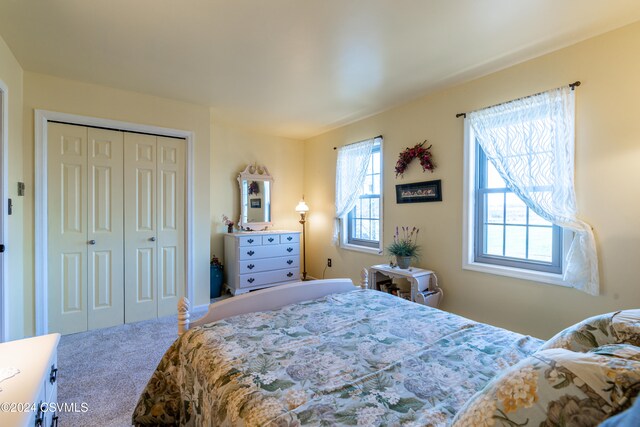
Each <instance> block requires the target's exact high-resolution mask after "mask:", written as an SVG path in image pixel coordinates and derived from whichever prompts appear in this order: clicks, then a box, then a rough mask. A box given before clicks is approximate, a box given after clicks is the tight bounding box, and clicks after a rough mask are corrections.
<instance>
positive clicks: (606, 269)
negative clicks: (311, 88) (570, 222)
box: [304, 24, 640, 338]
mask: <svg viewBox="0 0 640 427" xmlns="http://www.w3.org/2000/svg"><path fill="white" fill-rule="evenodd" d="M637 52H640V24H634V25H631V26H628V27H625V28H623V29H620V30H617V31H614V32H611V33H608V34H605V35H602V36H599V37H596V38H593V39H590V40H587V41H584V42H582V43H579V44H577V45H574V46H572V47H569V48H566V49H563V50H560V51H557V52H554V53H551V54H548V55H546V56H543V57H540V58H537V59H535V60H532V61H528V62H526V63H523V64H520V65H518V66H514V67H511V68H508V69H506V70H503V71H501V72H498V73H495V74H491V75H489V76H486V77H484V78H481V79H478V80H474V81H471V82H469V83H466V84H463V85H460V86H456V87H453V88H450V89H447V90H443V91H440V92H438V93H435V94H433V95H430V96H426V97H423V98H421V99H419V100H416V101H415V102H412V103H409V104H406V105H404V106H401V107H398V108H394V109H392V110H389V111H387V112H384V113H382V114H379V115H376V116H373V117H370V118H368V119H366V120H362V121H359V122H357V123H354V124H351V125H348V126H345V127H342V128H339V129H337V130H334V131H332V132H329V133H326V134H323V135H321V136H318V137H316V138H312V139H310V140H309V141H307V142H306V144H305V153H304V155H305V187H304V188H305V194H306V195H307V199H308V201H309V204H310V206H312V207H313V208H314V211H313V212H312V214H311V216H310V220H309V231H310V237H309V245H308V248H309V252H310V253H311V254H312V256H311V257H310V259H313V262H312V263H311V264H310V265H311V266H310V267H309V268H308V269H309V271H310V273H311V274H312V275H314V276H318V275H322V270H323V269H324V265H325V262H326V258H327V257H331V258H333V260H334V267H333V268H331V269H327V272H326V277H340V276H347V277H351V278H353V279H354V280H355V279H358V278H359V271H360V269H361V268H362V267H364V266H367V265H371V264H374V263H381V262H386V261H387V260H388V257H387V256H373V255H364V254H361V253H356V252H350V251H345V250H338V249H336V248H335V247H333V246H332V245H331V240H330V236H331V225H332V222H331V218H332V216H333V212H332V209H333V197H334V185H335V183H334V174H335V159H336V154H335V151H334V150H333V149H332V147H333V146H337V145H343V144H348V143H351V142H355V141H358V140H362V139H365V138H370V137H373V136H375V135H378V134H382V135H384V148H383V150H384V151H383V155H384V174H385V175H384V192H385V196H384V197H385V203H384V238H385V244H386V243H388V242H389V240H390V239H391V236H392V229H393V227H395V226H396V225H415V226H418V227H420V229H421V231H420V240H421V241H420V244H421V245H422V248H423V251H422V257H421V261H420V265H421V266H422V267H427V268H431V269H433V270H435V271H436V272H437V273H438V277H439V279H440V282H441V284H442V286H443V288H444V290H445V299H444V305H443V307H442V308H444V309H445V310H449V311H452V312H454V313H458V314H461V315H464V316H467V317H470V318H472V319H475V320H479V321H482V322H488V323H492V324H495V325H499V326H502V327H507V328H509V329H513V330H516V331H521V332H524V333H529V334H532V335H535V336H538V337H541V338H546V337H549V336H550V335H552V334H553V333H555V332H556V331H558V330H559V329H561V328H563V327H565V326H567V325H569V324H572V323H574V322H576V321H578V320H580V319H582V318H584V317H587V316H589V315H593V314H597V313H602V312H608V311H612V310H616V309H621V308H631V307H634V308H637V307H639V306H640V286H638V278H639V277H640V167H638V164H640V120H639V119H638V112H639V111H640V110H639V108H638V106H639V105H640V83H638V81H637V76H638V75H640V56H638V55H637V54H636V53H637ZM575 80H581V81H582V86H580V87H579V88H578V89H577V93H576V190H577V197H578V206H579V211H580V216H581V217H582V218H583V219H584V220H586V221H587V222H589V223H590V224H592V225H593V227H594V229H595V234H596V239H597V241H598V250H599V255H600V275H601V276H600V277H601V296H598V297H591V296H589V295H586V294H584V293H582V292H578V291H575V290H572V289H568V288H563V287H558V286H552V285H544V284H539V283H534V282H530V281H523V280H517V279H511V278H506V277H501V276H495V275H490V274H484V273H477V272H471V271H466V270H462V268H461V264H462V185H463V121H462V119H456V118H455V114H456V113H458V112H464V111H470V110H474V109H478V108H482V107H485V106H488V105H492V104H495V103H499V102H503V101H507V100H510V99H513V98H516V97H520V96H526V95H529V94H532V93H536V92H540V91H544V90H547V89H550V88H554V87H558V86H561V85H565V84H568V83H570V82H573V81H575ZM427 138H428V139H429V141H430V142H431V143H433V154H434V156H435V161H436V162H437V165H438V168H437V169H436V171H435V173H433V174H431V173H423V172H422V170H421V168H420V165H419V164H418V163H417V161H414V163H412V164H411V166H410V168H409V172H408V173H407V174H405V177H404V179H396V178H395V176H394V173H393V168H394V164H395V162H396V160H397V156H398V153H399V152H400V151H401V150H403V149H404V148H405V147H407V146H412V145H414V144H416V143H417V142H421V141H422V140H424V139H427ZM430 179H442V190H443V198H444V200H443V201H442V202H441V203H423V204H408V205H397V204H396V203H395V194H394V188H395V185H396V184H400V183H410V182H416V181H422V180H430Z"/></svg>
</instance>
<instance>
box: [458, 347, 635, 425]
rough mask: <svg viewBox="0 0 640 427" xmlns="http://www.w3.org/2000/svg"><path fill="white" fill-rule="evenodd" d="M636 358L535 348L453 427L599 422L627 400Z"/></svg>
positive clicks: (478, 397) (468, 407)
mask: <svg viewBox="0 0 640 427" xmlns="http://www.w3.org/2000/svg"><path fill="white" fill-rule="evenodd" d="M639 386H640V361H636V360H632V359H624V358H619V357H609V356H603V355H600V354H596V353H577V352H573V351H569V350H565V349H550V350H544V351H539V352H537V353H535V354H533V355H532V356H530V357H528V358H526V359H524V360H522V361H521V362H520V363H518V364H516V365H514V366H513V367H511V368H509V369H508V370H507V371H505V372H504V373H503V374H502V375H499V376H498V377H496V378H495V379H494V380H492V381H491V382H490V383H489V384H488V385H487V386H486V387H485V388H484V389H483V390H481V391H480V392H478V393H476V394H475V395H474V396H473V397H472V398H471V399H470V400H469V401H468V402H467V403H466V404H465V405H464V407H463V408H462V409H461V410H460V411H459V412H458V414H457V415H456V417H455V418H454V420H453V423H452V424H453V426H454V427H476V426H493V425H496V426H517V425H520V426H522V425H527V426H538V425H539V426H543V427H551V426H558V425H563V426H580V427H588V426H597V425H598V424H599V423H600V422H602V421H603V420H604V419H606V418H608V417H609V416H611V415H614V414H616V413H618V412H621V411H623V410H624V409H626V408H627V407H629V406H630V405H631V402H632V400H633V398H634V397H635V396H636V395H637V394H638V388H639Z"/></svg>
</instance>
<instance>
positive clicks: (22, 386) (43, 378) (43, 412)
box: [0, 334, 60, 427]
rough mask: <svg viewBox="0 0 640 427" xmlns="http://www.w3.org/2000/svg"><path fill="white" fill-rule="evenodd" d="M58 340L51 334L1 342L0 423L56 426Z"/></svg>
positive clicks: (11, 426) (56, 336)
mask: <svg viewBox="0 0 640 427" xmlns="http://www.w3.org/2000/svg"><path fill="white" fill-rule="evenodd" d="M58 341H60V334H50V335H43V336H39V337H34V338H25V339H23V340H16V341H9V342H6V343H2V344H0V373H2V376H1V377H0V378H3V377H4V378H6V379H5V380H3V381H2V382H0V390H2V391H0V426H3V427H14V426H16V427H17V426H20V427H22V426H41V427H50V426H57V425H58V418H57V414H56V412H55V410H56V403H57V399H58V381H57V379H58V359H57V350H58ZM11 374H13V376H11V377H9V378H7V376H9V375H11Z"/></svg>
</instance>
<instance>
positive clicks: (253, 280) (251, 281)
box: [247, 277, 256, 283]
mask: <svg viewBox="0 0 640 427" xmlns="http://www.w3.org/2000/svg"><path fill="white" fill-rule="evenodd" d="M255 280H256V279H254V278H253V277H249V278H248V279H247V282H249V283H253V282H255Z"/></svg>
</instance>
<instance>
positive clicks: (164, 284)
mask: <svg viewBox="0 0 640 427" xmlns="http://www.w3.org/2000/svg"><path fill="white" fill-rule="evenodd" d="M157 140H158V163H157V164H158V179H157V188H158V252H159V257H158V262H159V266H158V292H159V297H158V315H159V316H166V315H169V314H175V313H176V311H177V309H176V307H177V304H178V300H179V299H180V298H181V297H182V295H183V294H184V286H185V282H184V266H185V259H184V255H185V250H184V248H185V244H184V237H185V235H184V228H185V155H186V141H185V140H184V139H177V138H167V137H158V138H157Z"/></svg>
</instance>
